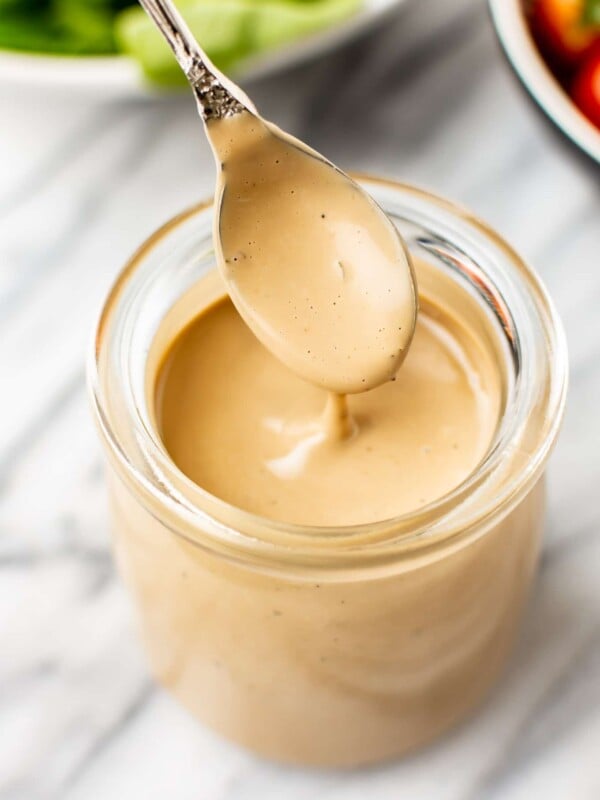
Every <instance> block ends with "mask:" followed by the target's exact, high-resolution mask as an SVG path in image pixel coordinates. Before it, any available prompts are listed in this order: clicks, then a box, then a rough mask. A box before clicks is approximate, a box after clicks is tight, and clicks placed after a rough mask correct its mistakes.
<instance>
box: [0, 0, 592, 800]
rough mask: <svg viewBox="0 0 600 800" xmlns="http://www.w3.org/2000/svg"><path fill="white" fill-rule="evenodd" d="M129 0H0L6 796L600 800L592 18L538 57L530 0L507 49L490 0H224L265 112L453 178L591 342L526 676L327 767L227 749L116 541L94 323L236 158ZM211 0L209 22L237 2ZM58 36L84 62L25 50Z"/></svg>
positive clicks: (228, 33)
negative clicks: (157, 648)
mask: <svg viewBox="0 0 600 800" xmlns="http://www.w3.org/2000/svg"><path fill="white" fill-rule="evenodd" d="M188 2H189V0H188ZM127 5H128V3H127V2H119V3H117V4H112V5H110V6H109V5H108V4H104V3H103V2H102V0H97V1H96V3H95V4H94V3H91V2H89V1H88V2H84V0H82V2H81V3H80V4H79V3H78V0H69V2H65V3H63V4H56V5H53V6H52V7H50V4H45V3H38V2H36V0H2V2H0V48H11V49H12V50H13V51H14V48H15V47H18V48H20V49H21V52H13V51H11V50H4V51H2V52H0V176H1V179H0V367H1V373H0V375H1V380H2V391H1V392H0V432H1V435H0V530H1V534H2V535H1V537H0V742H1V743H2V745H1V747H0V798H1V799H2V800H16V799H17V798H19V800H46V799H47V798H48V799H49V798H60V799H61V800H103V799H104V798H111V799H114V798H127V800H138V798H140V799H141V798H143V799H144V800H153V798H161V800H162V798H165V797H169V798H177V799H178V800H179V798H185V799H186V800H187V798H189V800H199V799H200V800H204V798H206V799H207V800H229V799H233V798H235V799H236V800H245V798H260V800H268V799H269V798H278V799H279V798H281V797H282V796H284V793H285V796H286V797H287V798H288V800H305V798H306V800H308V798H317V797H318V798H320V797H323V798H325V797H326V798H328V800H329V799H331V800H341V799H342V798H343V800H346V799H350V798H357V799H358V798H364V797H365V796H366V795H367V793H370V795H371V796H372V797H373V798H374V800H380V799H381V800H384V799H385V800H392V799H393V800H397V798H399V797H405V798H410V800H430V798H431V800H488V799H489V800H496V799H497V798H498V799H500V800H509V799H510V800H522V799H523V800H524V799H525V798H527V800H531V798H538V797H544V798H545V800H555V799H556V800H564V798H569V800H597V798H599V797H600V761H599V760H598V757H597V755H598V748H599V747H600V582H599V581H598V574H599V570H600V503H599V500H598V487H599V485H600V455H599V449H600V448H599V445H600V416H599V415H598V410H597V409H598V401H599V399H600V314H598V312H597V308H598V303H599V302H600V181H599V177H600V174H599V170H598V164H597V160H598V159H600V155H598V154H599V153H600V144H599V142H600V133H598V130H597V129H596V128H595V122H594V113H595V111H594V108H595V107H594V91H595V90H594V86H596V84H595V83H594V80H595V78H594V75H595V72H594V69H595V67H594V64H595V60H594V59H595V58H596V49H595V48H597V30H594V26H595V25H596V23H595V22H593V17H590V18H589V19H590V20H591V21H588V22H586V30H587V33H589V31H590V30H591V31H592V33H593V36H592V35H591V34H590V37H589V41H588V40H587V39H586V42H587V44H586V46H585V48H584V47H582V48H581V52H579V51H577V54H576V55H572V54H569V53H567V55H566V56H565V55H564V53H563V51H562V50H561V49H560V48H562V47H563V42H562V40H556V39H553V38H552V36H555V33H554V28H553V27H552V26H553V25H554V23H555V21H556V19H559V22H560V25H562V26H563V27H562V28H561V27H560V25H559V26H558V30H559V32H560V31H563V33H564V31H568V32H569V37H566V40H568V41H569V42H570V41H573V40H572V38H570V33H572V30H571V28H568V25H571V26H572V25H573V24H574V23H573V20H572V19H570V18H569V19H566V18H564V17H560V15H559V16H558V17H553V16H552V14H551V13H550V12H548V13H549V16H548V15H547V18H546V17H543V18H542V17H540V19H541V20H542V21H541V23H540V24H541V25H542V28H541V30H542V33H541V34H540V33H539V31H540V28H538V29H537V33H536V36H537V37H538V42H541V44H539V47H540V48H541V53H542V56H541V57H540V52H538V50H537V49H536V45H535V44H534V43H533V40H530V39H529V38H528V40H527V42H528V44H527V47H529V48H530V50H531V53H530V54H529V55H526V54H525V53H526V47H525V45H524V44H523V42H524V41H525V40H524V39H523V35H522V30H521V29H520V28H519V26H518V24H517V25H516V27H514V26H513V27H511V25H512V22H511V20H508V21H507V19H506V17H505V12H503V11H502V10H500V11H498V10H497V8H498V7H499V6H502V7H503V8H504V9H507V8H508V7H509V6H510V5H511V2H510V0H504V2H503V3H494V2H491V3H490V5H491V6H492V7H496V10H495V13H494V19H496V24H497V25H498V30H499V31H500V33H501V36H502V37H503V38H504V49H505V50H506V54H507V55H508V58H506V57H505V55H504V54H503V52H502V49H501V47H500V45H499V43H498V37H497V35H496V33H495V29H494V24H493V21H492V15H491V14H490V9H489V8H488V6H487V4H486V3H485V2H483V0H451V1H450V2H448V0H395V1H394V2H384V0H377V1H376V2H372V3H370V2H369V0H364V2H363V3H360V2H356V3H355V2H350V0H320V2H316V0H313V1H312V2H307V3H300V4H299V5H302V6H311V7H310V8H309V9H308V10H307V9H306V8H304V9H302V10H301V9H299V8H297V7H294V9H293V10H292V12H286V11H285V10H284V11H282V10H281V8H282V7H283V6H285V5H286V0H281V1H280V2H278V3H277V4H276V5H277V6H278V8H279V10H278V11H273V10H271V11H272V14H266V16H265V19H266V20H267V22H266V23H265V22H264V20H263V21H262V22H257V21H256V20H257V19H258V17H253V20H254V22H253V23H252V25H251V26H250V27H248V25H249V23H248V18H246V17H244V15H245V14H247V13H249V12H248V9H247V8H246V10H245V11H244V10H243V11H242V12H240V9H239V6H240V5H244V3H243V0H237V2H233V0H227V2H225V0H224V2H223V3H222V8H223V9H225V12H224V13H225V14H228V15H229V17H227V20H226V21H227V24H226V25H224V26H223V27H222V28H219V27H218V25H217V23H216V22H215V23H211V30H212V31H216V33H215V42H214V43H213V45H212V46H213V47H214V52H215V54H216V57H217V60H220V61H221V63H223V64H224V65H225V66H227V67H231V69H232V70H233V71H234V72H235V74H236V75H237V76H238V77H239V78H240V80H242V82H243V83H244V85H245V88H246V89H247V90H248V91H249V93H250V94H251V96H252V97H253V99H254V100H255V102H256V105H257V106H258V108H259V110H260V111H261V112H262V113H263V114H264V115H265V116H267V117H268V118H270V119H272V120H273V121H275V122H276V123H278V124H279V125H281V126H282V127H283V128H285V129H287V130H289V131H290V132H292V133H294V134H295V135H297V136H299V137H300V138H302V139H304V140H305V141H307V142H308V143H309V144H311V145H312V146H314V147H315V148H317V149H318V150H320V151H321V152H323V153H324V154H325V155H327V156H329V157H330V158H331V159H332V160H333V161H335V162H337V163H338V164H339V165H340V166H341V167H343V168H344V169H347V170H358V171H367V172H372V173H375V174H379V175H383V176H387V177H390V178H395V179H399V180H401V181H404V182H409V183H415V184H417V185H419V186H423V187H426V188H429V189H431V190H433V191H435V192H437V193H439V194H442V195H446V196H448V197H449V198H451V199H453V200H455V201H458V202H460V203H463V204H464V205H466V206H468V207H470V208H471V209H472V210H473V211H474V212H475V213H477V214H478V215H479V216H481V217H482V218H484V219H485V220H486V221H488V222H489V223H490V224H491V225H492V226H493V227H495V228H496V229H498V230H499V232H500V233H501V234H502V235H503V236H504V237H505V238H506V239H508V241H510V242H511V243H512V244H513V246H514V247H515V248H516V249H517V250H518V251H519V252H520V253H521V254H522V255H523V256H524V257H525V258H526V259H527V260H528V261H529V262H530V263H532V264H533V265H534V266H535V267H536V268H537V269H538V271H539V272H540V273H541V275H542V277H543V279H544V280H545V282H546V284H547V286H548V288H549V290H550V292H551V294H552V296H553V298H554V300H555V302H556V305H557V306H558V310H559V312H560V314H561V316H562V319H563V321H564V324H565V327H566V330H567V336H568V340H569V348H570V360H571V389H570V396H569V402H568V409H567V417H566V421H565V425H564V430H563V435H562V437H561V439H560V442H559V446H558V448H557V451H556V453H555V455H554V458H553V460H552V462H551V467H550V482H549V515H548V524H547V536H546V540H545V551H544V558H543V562H542V568H541V572H540V576H539V579H538V581H537V584H536V588H535V591H534V596H533V598H532V602H531V604H530V609H529V613H528V617H527V621H526V625H525V630H524V634H523V636H522V638H521V643H520V646H519V650H518V653H517V655H516V657H515V658H514V659H513V661H512V662H511V666H510V668H509V671H508V673H507V674H506V675H505V677H504V679H503V680H502V682H501V684H500V686H499V688H498V690H497V691H496V692H495V693H494V695H493V697H492V699H491V700H490V701H489V703H488V704H487V705H486V706H485V708H484V709H483V710H482V711H481V712H480V713H478V714H477V715H476V716H475V717H474V718H473V719H472V720H471V721H469V722H468V723H467V724H465V725H463V726H461V727H460V728H459V729H458V730H456V731H454V732H453V733H451V734H450V735H448V736H447V737H446V738H445V739H443V740H442V741H441V742H439V743H438V744H436V745H435V746H433V747H431V748H429V749H428V750H426V751H424V752H423V753H421V754H419V755H418V756H415V757H413V758H409V759H406V760H404V761H401V762H399V763H397V764H392V765H388V766H385V767H382V768H379V769H372V770H369V771H364V772H354V773H332V772H326V773H319V772H314V771H312V772H311V771H303V770H300V769H297V770H295V769H286V768H283V767H278V766H275V765H272V764H269V763H265V762H261V761H260V760H258V759H256V758H254V757H253V756H251V755H249V754H247V753H245V752H243V751H241V750H239V749H237V748H236V747H234V746H231V745H229V744H227V743H224V742H223V741H221V740H220V739H218V738H217V737H216V736H214V735H213V734H211V733H210V732H209V731H207V730H205V729H204V728H202V727H201V726H200V725H198V724H197V723H196V722H195V721H194V720H193V719H191V718H190V717H189V716H188V715H187V712H185V711H183V710H181V709H180V708H179V707H178V706H177V705H176V704H175V703H174V701H172V700H171V699H170V698H169V697H167V696H166V694H165V693H164V692H163V691H162V690H161V689H159V688H157V687H156V686H155V685H154V684H153V683H152V682H151V680H150V677H149V675H148V673H147V670H146V666H145V663H144V659H143V656H142V654H141V651H140V647H139V644H138V642H137V639H136V637H135V634H134V629H133V625H132V621H131V617H130V606H129V601H128V599H127V598H126V596H125V594H124V590H123V588H122V587H121V585H120V583H119V581H118V580H117V578H116V575H115V569H114V565H113V562H112V559H111V556H110V552H109V531H108V525H107V508H106V497H105V491H104V485H103V469H102V462H101V454H100V449H99V445H98V443H97V440H96V436H95V432H94V430H93V426H92V423H91V421H90V418H89V413H88V407H87V398H86V393H85V379H84V373H85V358H86V351H87V348H88V347H89V344H90V335H91V330H92V326H93V323H94V321H95V318H96V315H97V313H98V311H99V308H100V304H101V302H102V300H103V297H104V295H105V293H106V291H107V290H108V288H109V286H110V284H111V282H112V281H113V279H114V277H115V276H116V274H117V272H118V271H119V269H120V268H121V267H122V265H123V263H124V262H125V260H126V259H127V258H128V257H129V256H130V255H131V253H132V251H133V250H134V249H135V248H136V247H137V246H138V245H139V244H140V243H141V242H142V240H143V239H144V238H145V237H147V236H148V235H149V234H150V233H151V232H152V231H153V230H154V229H155V228H156V227H157V226H158V225H160V224H161V223H163V222H164V221H166V220H167V219H168V218H169V217H170V216H172V215H174V214H175V213H177V212H178V211H180V210H182V209H183V208H185V207H186V206H189V205H190V204H192V203H195V202H197V201H199V200H200V199H202V198H204V197H206V196H207V195H209V194H210V192H211V189H212V186H213V180H214V172H213V165H212V160H211V156H210V153H209V150H208V146H207V143H206V141H205V139H204V135H203V132H202V129H201V125H200V122H199V119H198V117H197V114H196V111H195V107H194V103H193V102H192V100H191V99H190V97H189V96H188V95H187V94H186V93H185V91H184V92H183V93H180V92H177V91H173V89H175V88H176V87H175V86H172V84H173V82H174V81H175V80H176V79H175V78H174V77H173V75H174V73H173V72H172V71H171V67H170V65H169V62H168V60H166V56H165V55H164V53H161V52H160V51H159V52H158V55H157V53H156V49H155V43H154V42H153V40H152V37H150V38H148V36H149V34H148V33H147V31H146V28H145V27H144V20H143V19H140V18H139V17H138V16H137V15H136V13H135V11H132V10H127V9H126V10H125V11H123V12H119V17H118V19H119V20H120V21H119V22H118V23H117V22H115V13H116V12H115V9H117V8H118V7H119V8H120V7H121V6H127ZM192 5H193V4H192ZM196 5H200V6H201V5H202V3H198V4H196ZM205 5H206V8H205V9H204V11H200V12H198V11H197V10H196V11H195V12H194V13H197V14H198V20H200V22H198V24H199V25H203V24H204V22H205V20H206V19H208V17H206V16H205V15H206V14H208V13H209V12H208V11H207V10H206V9H207V8H208V9H211V10H210V13H211V14H212V13H214V14H216V13H217V10H218V9H217V10H215V6H218V5H219V4H218V3H217V2H216V0H215V2H214V3H212V4H210V3H207V4H205ZM250 5H252V6H254V5H255V4H253V3H251V4H250ZM514 5H515V8H516V4H514ZM556 5H557V4H556V3H554V4H553V3H550V4H549V6H548V7H550V6H552V7H555V6H556ZM560 5H561V4H560V3H558V6H560ZM567 5H570V6H572V5H573V3H567ZM317 6H319V8H317ZM562 6H563V7H564V6H565V4H564V3H563V4H562ZM592 6H593V3H590V5H589V9H591V12H589V13H592V12H593V8H592ZM511 7H512V6H511ZM90 8H91V9H92V11H94V13H91V12H90ZM184 8H185V6H184ZM57 9H58V10H57ZM81 9H84V12H85V13H83V12H82V11H81ZM107 9H108V10H107ZM80 12H81V14H80V16H79V17H77V14H79V13H80ZM95 12H102V13H95ZM252 13H260V14H262V15H263V16H264V15H265V11H264V9H263V10H262V11H260V12H256V9H254V10H253V12H252ZM519 13H520V11H519ZM240 15H241V16H240ZM277 15H279V16H277ZM211 19H212V18H211ZM240 19H241V20H242V22H240ZM244 19H245V21H244ZM565 19H566V21H565ZM548 20H549V21H548ZM65 21H66V22H65ZM275 23H276V24H275ZM194 24H196V23H194ZM115 26H117V28H118V33H115V31H116V30H117V28H116V27H115ZM236 26H238V27H236ZM240 26H241V27H240ZM252 26H254V27H252ZM576 27H577V33H578V34H580V33H581V30H580V29H579V22H578V21H577V22H576ZM249 30H250V31H261V34H260V36H258V35H255V34H254V33H253V34H252V36H249V34H248V31H249ZM48 31H50V33H48ZM90 31H91V32H90ZM232 31H233V33H234V34H235V36H233V33H232ZM84 34H85V35H84ZM217 34H218V36H217ZM513 34H514V35H513ZM540 36H541V39H540ZM78 37H79V38H78ZM219 37H220V38H219ZM231 37H233V38H231ZM519 37H521V38H519ZM544 37H545V38H544ZM548 37H549V38H548ZM595 37H596V38H595ZM201 38H202V37H201ZM584 38H585V37H584ZM90 41H91V44H90ZM577 41H579V39H577ZM15 42H16V44H15ZM82 42H83V44H82ZM548 42H550V44H549V45H548ZM557 42H558V43H557ZM53 48H54V49H58V50H60V51H63V52H65V51H66V52H70V56H69V58H68V59H67V60H66V61H65V59H64V58H63V57H61V56H56V55H55V56H47V55H46V56H44V55H41V56H40V55H33V54H29V53H27V52H26V51H28V50H31V51H46V50H50V49H53ZM116 48H118V49H119V51H120V52H122V53H123V52H124V53H127V54H126V55H115V54H114V53H113V51H114V50H115V49H116ZM23 51H25V52H23ZM555 51H556V52H560V56H556V58H555ZM584 51H585V52H584ZM107 52H108V54H106V53H107ZM527 52H529V51H527ZM89 53H92V54H93V53H105V55H93V56H90V55H89ZM79 54H81V55H79ZM524 54H525V55H524ZM542 57H543V59H544V60H545V62H546V64H547V65H548V66H546V64H545V63H544V61H543V60H542ZM103 59H105V60H103ZM565 59H566V60H565ZM509 62H512V63H513V64H514V65H515V69H516V71H517V72H518V73H519V75H520V76H521V80H522V81H523V82H525V83H526V84H527V85H528V86H529V92H530V93H532V94H533V95H535V96H537V97H538V101H539V103H540V104H541V105H542V106H543V107H544V108H545V109H546V111H545V112H541V111H540V110H539V108H538V107H537V105H536V103H535V102H533V101H532V100H531V99H530V98H529V97H528V96H527V94H526V92H525V91H523V88H522V86H520V85H519V80H518V79H517V78H516V76H515V74H514V70H513V68H512V67H511V66H510V63H509ZM559 62H560V63H559ZM532 65H533V67H532ZM144 71H145V74H146V78H144V77H143V72H144ZM551 72H553V73H554V77H553V76H552V75H551ZM540 76H541V77H540ZM582 76H583V77H582ZM586 76H587V77H586ZM586 81H587V83H586ZM599 81H600V79H599ZM582 84H583V88H582ZM159 85H160V87H161V89H160V91H158V87H159ZM597 86H599V87H600V82H598V84H597ZM590 87H591V88H590ZM157 91H158V93H157ZM598 91H600V89H599V90H598ZM548 97H550V98H551V101H552V102H550V101H549V100H548ZM590 97H591V100H590ZM556 98H558V100H557V99H556ZM557 104H558V105H557ZM599 107H600V105H599ZM565 109H566V110H565ZM577 109H579V110H577ZM548 115H549V116H550V117H553V118H554V120H555V121H556V122H557V123H558V126H557V125H556V124H555V123H554V122H552V121H550V120H549V117H548ZM570 115H572V117H571V116H570ZM571 121H572V123H573V124H571ZM559 127H560V128H562V129H563V130H566V131H567V134H568V138H569V140H568V139H567V137H565V136H563V135H562V134H561V133H559V130H558V128H559ZM594 136H597V137H598V138H597V139H595V138H594ZM578 139H579V143H578V144H574V143H573V142H572V141H570V140H575V141H576V142H577V141H578ZM595 148H598V149H597V150H596V149H595ZM594 153H595V154H596V156H597V158H596V160H595V157H594Z"/></svg>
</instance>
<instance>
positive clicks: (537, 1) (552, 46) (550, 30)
mask: <svg viewBox="0 0 600 800" xmlns="http://www.w3.org/2000/svg"><path fill="white" fill-rule="evenodd" d="M584 7H585V0H533V2H532V6H531V11H530V13H531V28H532V31H533V33H534V35H535V37H536V38H537V40H538V43H539V45H540V48H541V49H542V50H543V51H544V53H545V54H546V56H547V57H548V59H549V60H551V61H553V62H554V63H555V64H556V65H557V66H558V67H560V66H563V67H565V68H569V67H572V66H574V65H576V64H578V63H579V62H580V61H581V60H582V59H583V58H584V57H585V56H586V54H587V53H588V52H589V50H590V48H591V47H592V46H593V44H594V42H595V40H596V39H597V38H598V29H597V28H594V27H590V26H589V25H585V24H584V23H583V21H582V20H583V13H584Z"/></svg>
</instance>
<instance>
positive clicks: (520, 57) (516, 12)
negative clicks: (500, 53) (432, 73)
mask: <svg viewBox="0 0 600 800" xmlns="http://www.w3.org/2000/svg"><path fill="white" fill-rule="evenodd" d="M488 5H489V9H490V13H491V17H492V21H493V24H494V27H495V29H496V33H497V35H498V39H499V40H500V44H501V45H502V48H503V49H504V52H505V54H506V56H507V58H508V60H509V62H510V64H511V66H512V67H513V69H514V71H515V73H516V74H517V76H518V77H519V78H520V80H521V82H522V83H523V85H524V86H525V88H526V89H527V91H528V92H529V94H530V95H531V96H532V97H533V99H534V100H535V101H536V102H537V103H538V105H539V106H540V108H541V109H542V110H543V111H544V112H545V113H546V115H547V116H548V117H549V118H550V119H551V120H552V122H554V124H555V125H556V126H557V127H558V128H559V129H560V130H561V131H562V133H563V134H565V136H567V137H568V138H569V139H570V140H571V141H572V142H573V143H574V144H576V145H577V146H578V147H580V148H581V149H582V150H583V151H584V152H585V153H587V155H588V156H590V158H592V159H593V160H594V161H596V162H597V163H600V131H599V130H598V129H597V128H596V127H595V126H594V125H593V124H592V123H591V122H590V121H589V120H588V119H587V117H586V116H585V115H584V114H582V112H581V111H579V109H578V108H577V106H576V105H575V103H574V102H573V101H572V100H571V98H570V97H569V95H568V94H567V93H566V92H565V91H564V89H563V88H562V87H561V85H560V84H559V83H558V81H557V80H556V78H555V77H554V75H553V74H552V72H551V71H550V69H549V68H548V66H547V65H546V62H545V61H544V59H543V57H542V55H541V53H540V52H539V50H538V48H537V46H536V45H535V42H534V41H533V38H532V36H531V33H530V31H529V27H528V25H527V22H526V20H525V15H524V14H523V8H522V0H488Z"/></svg>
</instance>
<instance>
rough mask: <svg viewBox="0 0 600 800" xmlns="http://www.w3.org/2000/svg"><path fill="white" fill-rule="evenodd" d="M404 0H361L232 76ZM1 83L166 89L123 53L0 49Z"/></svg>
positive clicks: (266, 67)
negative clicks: (344, 14)
mask: <svg viewBox="0 0 600 800" xmlns="http://www.w3.org/2000/svg"><path fill="white" fill-rule="evenodd" d="M406 2H407V0H364V4H363V6H362V8H361V9H360V10H359V11H358V12H357V13H356V14H354V15H353V16H352V17H349V18H348V19H347V20H345V21H344V22H341V23H340V24H338V25H335V26H333V27H331V28H327V29H326V30H323V31H319V32H318V33H315V34H313V35H311V36H307V37H306V38H304V39H300V40H298V41H296V42H293V43H291V44H289V45H286V46H285V47H282V48H280V49H277V50H273V51H272V52H270V53H265V54H263V55H261V56H258V57H255V58H252V59H248V60H247V61H246V62H244V63H242V64H240V65H239V66H238V68H237V69H236V70H235V71H232V77H234V78H236V80H239V81H247V80H253V79H254V78H260V77H263V76H265V75H270V74H273V73H275V72H279V71H280V70H283V69H285V68H287V67H291V66H294V65H296V64H300V63H301V62H303V61H307V60H308V59H310V58H313V57H316V56H319V55H322V54H324V53H326V52H328V51H330V50H333V49H334V48H335V47H338V46H340V45H342V44H344V43H345V42H348V41H350V40H351V39H353V38H355V37H356V36H358V35H359V34H361V33H364V32H366V31H367V30H369V29H370V28H372V27H373V26H375V25H376V24H377V23H379V22H381V21H382V20H383V19H384V18H385V16H386V14H389V13H390V12H391V11H392V10H393V9H394V8H397V7H399V6H401V5H403V4H404V3H406ZM0 84H4V85H13V86H20V87H23V88H27V87H30V86H36V87H43V88H47V89H53V88H60V89H67V90H70V91H71V90H73V91H76V90H84V91H87V92H90V93H94V94H97V95H101V96H106V95H108V96H111V97H114V96H126V97H136V96H138V97H139V96H147V95H149V94H153V95H155V94H160V93H162V94H165V90H164V89H162V90H157V89H155V88H153V87H152V85H151V84H148V83H145V82H144V79H143V76H142V73H141V71H140V69H139V67H138V65H137V64H136V62H135V61H134V60H133V59H130V58H128V57H127V56H93V57H90V56H84V57H79V56H55V55H35V54H30V53H16V52H10V51H7V50H4V51H0Z"/></svg>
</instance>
